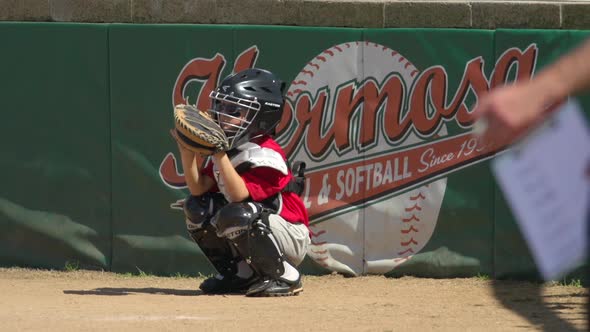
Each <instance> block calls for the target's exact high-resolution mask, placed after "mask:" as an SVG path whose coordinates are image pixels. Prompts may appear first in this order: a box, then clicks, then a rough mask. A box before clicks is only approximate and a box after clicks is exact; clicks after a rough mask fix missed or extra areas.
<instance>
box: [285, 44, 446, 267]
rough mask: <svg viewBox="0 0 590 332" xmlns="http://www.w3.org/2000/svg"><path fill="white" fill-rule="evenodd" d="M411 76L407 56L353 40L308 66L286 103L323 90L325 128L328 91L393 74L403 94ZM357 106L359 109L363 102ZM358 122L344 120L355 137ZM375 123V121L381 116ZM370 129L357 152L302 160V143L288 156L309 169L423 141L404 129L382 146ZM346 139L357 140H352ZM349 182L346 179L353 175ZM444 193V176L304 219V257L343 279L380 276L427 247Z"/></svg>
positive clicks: (332, 112)
mask: <svg viewBox="0 0 590 332" xmlns="http://www.w3.org/2000/svg"><path fill="white" fill-rule="evenodd" d="M418 73H419V71H418V69H417V68H416V67H415V66H414V65H413V64H412V63H411V62H410V61H409V60H408V59H406V58H405V57H404V56H403V55H402V54H399V53H398V52H396V51H395V50H393V49H391V48H388V47H386V46H383V45H380V44H376V43H372V42H364V41H363V42H355V41H353V42H348V43H343V44H339V45H336V46H333V47H331V48H329V49H327V50H325V51H323V52H321V53H320V54H318V55H317V56H316V57H315V58H313V59H312V60H311V61H309V62H308V63H307V64H306V65H305V67H304V68H303V69H302V70H301V72H300V73H299V74H298V75H297V76H296V77H295V79H294V80H293V82H292V83H291V86H290V87H289V89H288V91H287V99H288V101H289V103H291V105H294V104H295V103H296V102H297V99H298V97H299V96H300V95H301V94H308V95H311V96H316V95H317V94H318V91H328V93H330V98H328V100H327V105H326V107H325V108H324V115H323V116H322V126H324V127H328V126H330V125H331V124H332V123H333V122H334V121H333V119H335V118H336V117H338V109H335V107H334V103H335V101H334V100H335V99H336V97H335V92H336V91H338V89H339V87H341V86H342V85H343V84H351V83H350V82H355V83H354V84H357V85H359V84H362V82H363V81H366V80H367V79H372V80H374V81H375V82H377V83H381V82H383V81H384V80H385V79H386V78H387V77H390V76H391V75H397V76H398V77H400V78H401V79H402V81H403V82H404V85H405V94H409V93H410V91H411V87H412V85H413V82H414V80H415V79H416V77H417V76H418ZM406 100H407V99H406ZM359 107H361V108H362V107H363V104H361V105H360V106H359ZM361 112H362V110H361ZM359 113H360V112H359ZM358 118H359V117H358V116H357V117H356V118H355V117H353V118H352V119H351V123H352V127H353V128H355V130H356V133H357V135H358V133H360V131H362V130H364V128H359V127H360V125H359V124H360V123H361V122H360V120H359V119H358ZM378 119H379V121H383V117H382V116H381V117H378ZM376 128H377V129H376V130H377V131H378V132H377V133H376V134H377V135H376V137H377V139H376V142H375V144H372V145H371V146H368V147H363V148H362V149H361V148H358V146H355V145H354V144H353V146H352V147H351V148H350V149H348V150H347V151H338V153H326V155H325V157H324V158H312V157H310V156H309V153H308V152H307V150H306V148H305V146H304V147H302V148H299V149H298V150H296V151H295V154H294V155H292V156H291V159H292V160H303V161H305V162H306V163H307V165H308V168H309V169H311V170H312V171H313V169H322V168H326V167H330V165H337V164H339V163H345V162H346V161H347V160H353V159H357V160H358V159H359V157H362V156H364V155H365V154H379V153H380V151H385V150H388V151H391V150H392V149H404V148H407V147H408V146H411V145H412V144H415V143H419V142H422V141H424V139H423V138H420V137H418V136H417V135H415V134H414V133H413V132H412V131H410V133H409V134H408V135H406V137H405V138H404V139H403V140H402V141H401V142H395V143H392V142H389V141H387V139H386V136H385V135H384V134H383V132H382V130H381V129H380V126H379V125H377V126H376ZM446 134H447V132H446V128H445V127H444V125H443V126H441V127H440V129H439V130H438V132H437V133H436V135H439V136H445V135H446ZM288 139H289V138H288V137H279V139H278V141H279V143H281V140H282V142H283V143H284V142H285V140H288ZM351 142H352V143H355V142H357V140H355V139H354V138H352V139H351ZM332 148H334V147H332ZM326 165H328V166H326ZM371 167H372V166H371ZM367 169H368V168H367ZM371 171H372V173H369V172H368V171H367V172H366V173H365V174H364V175H363V176H364V178H370V177H374V176H377V175H378V174H376V170H375V168H372V169H371ZM356 175H357V176H358V174H356ZM348 180H349V177H348V176H347V177H345V178H343V181H348ZM350 180H351V181H354V178H353V177H351V178H350ZM344 185H347V184H344ZM363 185H364V183H363ZM367 187H368V185H367ZM445 188H446V178H444V179H440V180H436V181H433V182H430V183H427V184H425V185H422V186H420V187H417V188H413V189H411V190H409V191H405V192H402V193H401V194H398V195H395V196H393V197H387V196H384V197H379V198H376V199H374V201H372V202H371V201H369V202H366V204H365V205H363V206H359V208H356V209H350V208H349V209H346V210H343V211H342V213H340V214H338V213H333V216H329V217H327V218H324V219H321V220H314V219H312V220H311V223H312V225H311V228H310V229H311V231H312V245H311V247H310V248H309V251H308V255H309V256H310V257H311V258H312V259H313V260H314V261H315V262H317V263H318V264H320V265H321V266H323V267H325V268H326V269H328V270H332V271H337V272H341V273H344V274H349V275H361V274H383V273H387V272H389V271H391V270H392V269H394V268H395V267H397V266H398V265H400V264H401V263H403V262H404V261H406V260H408V259H411V257H412V256H413V255H415V254H417V253H418V252H420V250H422V249H423V248H424V246H425V245H426V244H427V243H428V240H429V239H430V237H431V236H432V234H433V231H434V229H435V226H436V222H437V219H438V215H439V211H440V208H441V204H442V200H443V196H444V193H445Z"/></svg>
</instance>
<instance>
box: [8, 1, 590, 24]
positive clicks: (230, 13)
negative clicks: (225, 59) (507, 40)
mask: <svg viewBox="0 0 590 332" xmlns="http://www.w3.org/2000/svg"><path fill="white" fill-rule="evenodd" d="M0 20H3V21H55V22H125V23H196V24H263V25H268V24H272V25H297V26H331V27H364V28H417V27H424V28H426V27H429V28H439V27H440V28H481V29H496V28H528V29H531V28H532V29H588V28H590V1H589V0H584V1H580V0H577V1H575V0H574V1H559V0H554V1H461V0H458V1H457V0H450V1H422V0H415V1H391V0H45V1H41V0H0Z"/></svg>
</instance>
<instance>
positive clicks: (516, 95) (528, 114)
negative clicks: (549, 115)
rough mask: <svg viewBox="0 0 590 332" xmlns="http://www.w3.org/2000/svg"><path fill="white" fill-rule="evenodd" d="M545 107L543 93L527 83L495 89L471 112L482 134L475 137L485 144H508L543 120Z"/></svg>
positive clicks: (478, 133)
mask: <svg viewBox="0 0 590 332" xmlns="http://www.w3.org/2000/svg"><path fill="white" fill-rule="evenodd" d="M547 106H548V104H547V101H546V95H545V94H544V92H543V91H542V90H538V89H537V87H535V86H534V85H533V84H531V83H529V82H523V83H516V84H514V85H510V86H503V87H499V88H496V89H494V90H492V91H491V92H489V93H488V94H486V95H484V96H483V97H482V98H481V99H480V100H479V101H478V104H477V106H476V108H475V109H474V111H473V115H474V117H475V119H476V121H477V122H476V129H477V126H478V122H479V125H480V128H479V129H480V131H481V132H476V133H475V134H476V135H478V136H479V137H480V138H481V139H482V140H483V141H484V142H493V143H494V144H497V145H506V144H511V143H513V142H514V141H515V140H516V139H518V138H519V137H521V136H522V135H523V134H524V133H526V132H527V131H528V129H530V128H531V127H533V126H534V125H536V124H537V123H539V122H540V121H542V120H543V118H544V115H545V110H546V108H547ZM482 123H483V124H484V125H483V127H484V128H481V127H482V126H481V124H482ZM475 131H478V130H475Z"/></svg>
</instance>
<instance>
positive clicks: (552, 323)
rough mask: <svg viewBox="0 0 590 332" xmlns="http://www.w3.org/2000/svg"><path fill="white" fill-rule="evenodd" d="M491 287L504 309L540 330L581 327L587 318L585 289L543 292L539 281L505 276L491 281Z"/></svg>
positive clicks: (564, 329) (565, 329)
mask: <svg viewBox="0 0 590 332" xmlns="http://www.w3.org/2000/svg"><path fill="white" fill-rule="evenodd" d="M491 288H492V291H493V293H494V296H495V298H496V299H497V300H498V301H499V302H500V303H501V304H502V305H503V306H504V307H505V308H506V309H508V310H511V311H512V312H514V313H516V314H518V315H520V316H522V317H524V318H526V319H527V320H528V321H529V322H530V323H531V324H533V325H534V326H535V327H536V328H537V329H538V330H540V331H583V330H582V329H580V328H579V327H580V325H585V324H584V323H585V322H586V320H587V314H588V313H587V305H586V300H585V298H586V297H587V294H586V293H582V292H580V291H572V292H571V293H569V294H559V295H551V294H544V286H543V284H541V283H534V282H522V281H507V280H496V281H492V287H491ZM580 298H582V300H581V301H580V300H579V299H580ZM571 299H577V300H575V301H571ZM559 312H561V315H558V313H559ZM574 325H576V326H574Z"/></svg>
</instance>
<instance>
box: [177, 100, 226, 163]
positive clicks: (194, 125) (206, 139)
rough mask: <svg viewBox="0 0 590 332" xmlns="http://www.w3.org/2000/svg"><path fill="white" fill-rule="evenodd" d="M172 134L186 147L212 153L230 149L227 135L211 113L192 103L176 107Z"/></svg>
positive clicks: (208, 153)
mask: <svg viewBox="0 0 590 332" xmlns="http://www.w3.org/2000/svg"><path fill="white" fill-rule="evenodd" d="M171 133H172V136H174V138H175V139H176V141H177V142H178V143H180V144H181V145H182V146H184V147H185V148H187V149H189V150H191V151H194V152H197V153H200V154H202V155H211V154H214V153H217V152H220V151H226V150H228V149H229V144H228V142H227V137H226V136H225V133H224V132H223V129H221V127H219V125H218V124H217V122H215V121H213V119H211V117H210V116H209V114H207V113H205V112H203V111H200V110H198V109H197V108H196V107H194V106H192V105H184V104H180V105H177V106H176V107H175V108H174V130H172V131H171Z"/></svg>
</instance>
